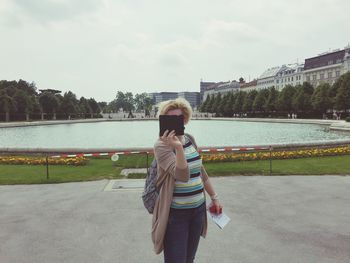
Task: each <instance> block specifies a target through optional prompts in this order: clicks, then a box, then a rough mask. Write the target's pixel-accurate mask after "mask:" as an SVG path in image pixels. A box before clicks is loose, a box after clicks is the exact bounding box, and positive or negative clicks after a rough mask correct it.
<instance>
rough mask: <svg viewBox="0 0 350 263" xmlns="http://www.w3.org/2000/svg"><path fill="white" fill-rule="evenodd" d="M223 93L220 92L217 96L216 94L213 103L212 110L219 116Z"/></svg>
mask: <svg viewBox="0 0 350 263" xmlns="http://www.w3.org/2000/svg"><path fill="white" fill-rule="evenodd" d="M221 100H222V99H221V93H220V92H219V93H218V94H217V95H216V96H215V99H214V103H213V105H212V112H213V113H215V116H218V114H219V111H218V109H219V106H220V103H221Z"/></svg>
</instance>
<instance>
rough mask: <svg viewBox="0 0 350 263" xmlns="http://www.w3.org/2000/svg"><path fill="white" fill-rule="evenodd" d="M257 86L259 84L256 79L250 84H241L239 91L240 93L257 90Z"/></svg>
mask: <svg viewBox="0 0 350 263" xmlns="http://www.w3.org/2000/svg"><path fill="white" fill-rule="evenodd" d="M257 84H258V80H257V79H254V80H252V81H250V82H246V83H241V85H240V87H239V89H240V91H245V92H249V91H251V90H255V89H256V85H257Z"/></svg>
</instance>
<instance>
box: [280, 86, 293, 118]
mask: <svg viewBox="0 0 350 263" xmlns="http://www.w3.org/2000/svg"><path fill="white" fill-rule="evenodd" d="M295 92H296V89H295V87H294V86H292V85H287V86H285V87H284V89H282V91H281V92H280V94H279V96H278V99H277V109H278V110H280V111H285V112H290V111H292V109H293V107H292V101H293V97H294V93H295Z"/></svg>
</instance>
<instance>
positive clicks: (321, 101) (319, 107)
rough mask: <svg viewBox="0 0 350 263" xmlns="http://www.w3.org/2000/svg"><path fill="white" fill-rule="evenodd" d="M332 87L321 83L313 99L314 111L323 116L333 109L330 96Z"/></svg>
mask: <svg viewBox="0 0 350 263" xmlns="http://www.w3.org/2000/svg"><path fill="white" fill-rule="evenodd" d="M330 91H331V87H330V85H329V84H328V83H321V84H320V85H318V86H317V87H316V89H315V92H314V94H313V95H312V97H311V103H312V106H313V109H314V110H315V111H317V112H319V113H321V114H323V113H327V110H328V109H331V108H332V99H331V97H330V96H329V94H330Z"/></svg>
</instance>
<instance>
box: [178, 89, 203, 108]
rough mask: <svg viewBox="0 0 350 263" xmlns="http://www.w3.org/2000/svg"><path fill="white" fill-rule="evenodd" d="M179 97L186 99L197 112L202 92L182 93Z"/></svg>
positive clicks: (179, 93)
mask: <svg viewBox="0 0 350 263" xmlns="http://www.w3.org/2000/svg"><path fill="white" fill-rule="evenodd" d="M178 97H179V98H184V99H186V100H187V101H188V102H189V103H190V104H191V107H192V109H193V110H196V109H197V107H198V106H199V104H200V92H197V91H181V92H178Z"/></svg>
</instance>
